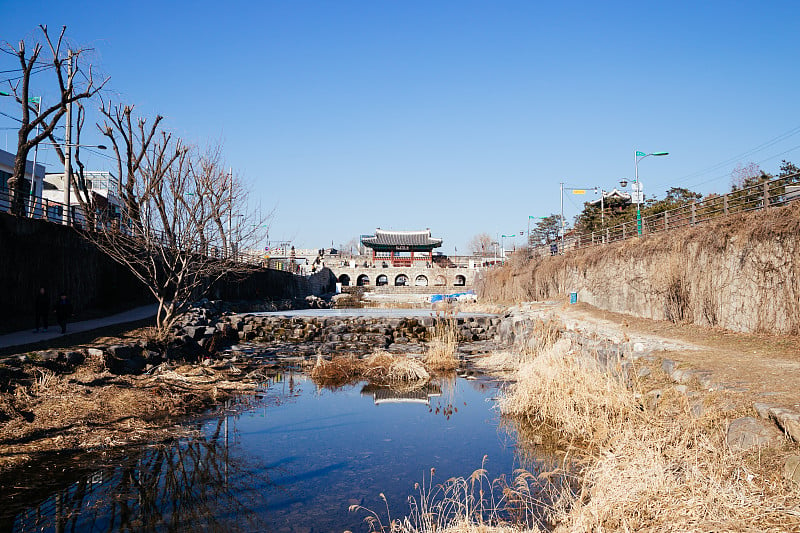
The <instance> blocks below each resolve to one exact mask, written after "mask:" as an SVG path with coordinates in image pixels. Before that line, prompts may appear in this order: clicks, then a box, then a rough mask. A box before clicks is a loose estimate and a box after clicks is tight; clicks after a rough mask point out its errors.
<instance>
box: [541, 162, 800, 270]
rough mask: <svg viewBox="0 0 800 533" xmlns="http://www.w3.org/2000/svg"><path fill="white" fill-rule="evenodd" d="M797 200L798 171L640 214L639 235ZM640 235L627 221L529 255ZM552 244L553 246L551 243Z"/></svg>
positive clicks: (799, 188)
mask: <svg viewBox="0 0 800 533" xmlns="http://www.w3.org/2000/svg"><path fill="white" fill-rule="evenodd" d="M798 199H800V173H795V174H791V175H788V176H783V177H780V178H775V179H771V180H767V181H763V182H761V183H759V184H757V185H752V186H749V187H745V188H743V189H739V190H736V191H731V192H729V193H727V194H723V195H709V196H707V197H706V198H704V199H703V200H701V201H698V202H691V203H689V204H685V205H682V206H680V207H676V208H674V209H669V210H666V211H662V212H660V213H657V214H653V215H647V216H643V217H642V221H641V235H650V234H654V233H662V232H666V231H671V230H675V229H678V228H684V227H687V226H695V225H697V224H702V223H704V222H709V221H711V220H715V219H718V218H722V217H726V216H728V215H732V214H734V213H746V212H750V211H757V210H760V209H769V208H772V207H780V206H784V205H786V204H788V203H790V202H792V201H794V200H798ZM638 236H640V233H639V229H638V223H637V221H636V220H630V221H627V222H624V223H622V224H618V225H615V226H608V227H605V228H601V229H599V230H595V231H587V232H583V233H578V234H572V235H567V236H565V237H564V239H559V240H558V241H557V242H553V243H548V244H542V245H538V246H535V247H532V248H531V249H530V254H529V255H530V256H531V257H541V256H545V255H554V254H555V253H564V252H565V251H568V250H574V249H577V248H585V247H587V246H597V245H601V244H608V243H612V242H616V241H621V240H625V239H630V238H632V237H638ZM553 245H555V247H554V246H553Z"/></svg>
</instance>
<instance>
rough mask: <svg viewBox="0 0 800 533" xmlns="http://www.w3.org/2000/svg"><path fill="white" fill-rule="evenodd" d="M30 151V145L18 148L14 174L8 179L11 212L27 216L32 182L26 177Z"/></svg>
mask: <svg viewBox="0 0 800 533" xmlns="http://www.w3.org/2000/svg"><path fill="white" fill-rule="evenodd" d="M29 152H30V148H28V147H22V148H21V149H18V151H17V155H16V157H15V158H14V174H13V175H12V176H11V177H10V178H9V179H8V191H9V193H10V196H11V198H10V200H11V201H10V204H11V213H13V214H15V215H17V216H25V213H26V209H25V204H26V202H25V200H27V198H28V196H29V194H30V182H29V181H28V180H26V179H25V170H26V168H25V167H26V166H27V165H26V163H27V162H28V153H29ZM34 172H35V169H34Z"/></svg>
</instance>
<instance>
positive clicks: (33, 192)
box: [28, 96, 44, 218]
mask: <svg viewBox="0 0 800 533" xmlns="http://www.w3.org/2000/svg"><path fill="white" fill-rule="evenodd" d="M28 101H30V102H33V103H35V104H36V117H37V118H38V117H39V115H40V114H41V113H42V97H41V96H36V97H34V98H29V99H28ZM36 135H39V125H38V124H37V125H36ZM38 154H39V143H36V146H34V147H33V171H31V210H30V214H29V215H28V216H30V217H31V218H33V217H35V216H36V196H37V195H36V191H37V190H38V191H39V195H38V196H39V198H40V199H41V197H42V192H43V189H44V187H43V184H42V183H41V182H39V180H38V179H37V178H36V156H37V155H38Z"/></svg>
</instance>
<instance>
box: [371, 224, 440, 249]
mask: <svg viewBox="0 0 800 533" xmlns="http://www.w3.org/2000/svg"><path fill="white" fill-rule="evenodd" d="M361 243H362V244H363V245H364V246H366V247H368V248H373V249H389V248H397V247H406V248H414V249H426V250H429V249H432V248H438V247H439V246H441V245H442V239H436V238H433V237H431V230H429V229H426V230H423V231H389V230H382V229H380V228H378V229H376V230H375V235H367V236H365V237H362V238H361Z"/></svg>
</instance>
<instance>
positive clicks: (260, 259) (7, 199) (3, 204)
mask: <svg viewBox="0 0 800 533" xmlns="http://www.w3.org/2000/svg"><path fill="white" fill-rule="evenodd" d="M12 204H13V199H12V196H11V193H10V191H9V190H8V189H5V188H4V189H0V212H3V213H12V211H13V209H12V208H13V205H12ZM65 208H66V204H64V203H62V202H57V201H55V200H48V199H47V198H42V197H38V196H29V197H28V198H26V200H25V202H24V209H25V216H26V218H31V219H36V220H45V221H47V222H50V223H52V224H59V225H75V226H78V227H81V226H83V225H85V224H86V221H87V217H86V216H85V214H84V212H83V208H82V207H81V206H80V205H75V204H73V205H72V209H71V213H70V219H69V221H70V224H68V221H67V219H66V218H65V217H64V210H65ZM95 218H96V223H97V224H98V226H99V225H100V224H106V225H108V226H111V225H116V228H117V229H118V230H119V231H121V232H122V233H126V234H128V235H130V234H132V231H130V228H128V226H127V225H126V224H120V223H119V218H120V217H119V215H116V216H111V217H109V216H103V215H102V214H101V213H98V216H97V217H95ZM103 221H104V222H103ZM148 233H149V234H151V235H152V236H154V240H155V241H157V242H160V243H161V244H162V245H163V246H170V245H171V243H170V240H169V239H168V238H167V237H166V234H165V233H164V232H163V231H149V232H148ZM195 248H196V249H195V250H194V251H197V252H199V253H203V254H206V255H208V256H209V257H215V258H220V259H230V260H232V261H234V262H236V263H243V264H248V265H256V266H260V267H262V268H269V269H273V270H286V271H292V272H294V273H301V269H300V268H299V267H298V265H297V264H296V263H293V262H292V260H291V259H290V258H287V259H277V260H276V259H269V258H267V257H265V256H264V254H263V253H262V252H257V251H253V250H241V251H240V250H236V249H235V246H234V247H233V249H232V250H229V251H228V253H226V252H225V250H223V249H222V248H220V247H218V246H213V245H208V246H205V247H204V249H203V250H200V249H199V248H198V247H195Z"/></svg>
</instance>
